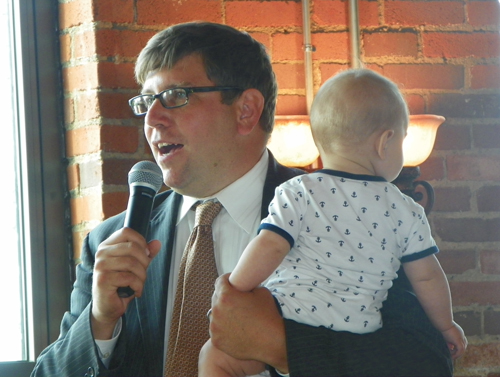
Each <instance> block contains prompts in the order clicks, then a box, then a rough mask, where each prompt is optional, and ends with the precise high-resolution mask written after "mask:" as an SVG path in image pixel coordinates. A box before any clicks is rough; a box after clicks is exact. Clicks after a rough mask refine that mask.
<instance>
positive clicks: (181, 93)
mask: <svg viewBox="0 0 500 377" xmlns="http://www.w3.org/2000/svg"><path fill="white" fill-rule="evenodd" d="M226 90H243V89H240V88H237V87H234V86H200V87H196V88H172V89H167V90H164V91H163V92H160V93H158V94H141V95H139V96H136V97H134V98H131V99H130V100H129V101H128V104H129V105H130V107H131V108H132V111H133V112H134V114H135V115H144V114H146V113H147V112H148V110H149V109H150V108H151V106H153V103H154V101H155V100H156V99H159V100H160V103H161V105H162V106H163V107H164V108H166V109H175V108H176V107H182V106H185V105H187V104H188V102H189V95H190V94H191V93H206V92H221V91H226Z"/></svg>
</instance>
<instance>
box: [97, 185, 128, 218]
mask: <svg viewBox="0 0 500 377" xmlns="http://www.w3.org/2000/svg"><path fill="white" fill-rule="evenodd" d="M128 197H129V193H128V190H127V191H124V192H108V193H105V194H103V195H102V211H103V214H104V218H105V219H107V218H109V217H111V216H114V215H117V214H119V213H121V212H123V211H125V210H126V209H127V203H128Z"/></svg>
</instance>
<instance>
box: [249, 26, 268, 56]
mask: <svg viewBox="0 0 500 377" xmlns="http://www.w3.org/2000/svg"><path fill="white" fill-rule="evenodd" d="M248 34H250V35H251V36H252V38H254V39H255V40H256V41H259V42H260V43H262V44H263V45H264V46H265V47H266V50H267V53H268V54H269V55H270V56H271V59H272V48H271V36H270V35H269V34H266V33H258V32H253V33H251V32H249V33H248Z"/></svg>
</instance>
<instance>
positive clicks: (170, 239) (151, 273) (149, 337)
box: [136, 191, 182, 376]
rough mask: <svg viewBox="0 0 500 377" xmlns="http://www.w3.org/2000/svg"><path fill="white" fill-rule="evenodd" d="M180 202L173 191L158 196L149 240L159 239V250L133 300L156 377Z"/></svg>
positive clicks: (159, 370) (160, 361)
mask: <svg viewBox="0 0 500 377" xmlns="http://www.w3.org/2000/svg"><path fill="white" fill-rule="evenodd" d="M181 199H182V196H181V195H179V194H177V193H174V192H172V191H169V192H166V193H163V194H160V195H158V196H157V200H156V201H155V209H154V210H153V213H152V220H151V223H150V233H149V237H148V239H150V240H153V239H156V240H160V241H161V244H162V248H161V251H160V253H159V254H158V255H157V256H156V257H155V259H154V260H153V261H152V262H151V264H150V265H149V267H148V277H147V280H146V284H145V289H144V293H143V296H142V297H141V298H139V299H137V300H136V301H137V311H138V317H139V323H140V326H141V331H142V336H143V339H144V344H146V345H147V348H148V349H147V350H146V354H147V355H148V356H149V358H150V363H149V365H150V367H151V368H154V370H151V371H150V373H151V374H152V375H155V376H156V375H162V374H163V357H164V355H163V353H164V351H163V350H164V340H165V321H166V307H167V294H168V289H167V287H168V281H169V275H170V264H171V260H172V248H173V244H174V238H175V225H176V221H177V214H178V211H179V205H180V202H181ZM158 202H160V203H159V204H158Z"/></svg>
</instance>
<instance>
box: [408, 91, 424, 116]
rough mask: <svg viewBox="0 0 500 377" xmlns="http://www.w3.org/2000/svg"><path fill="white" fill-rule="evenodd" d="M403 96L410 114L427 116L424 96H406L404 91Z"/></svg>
mask: <svg viewBox="0 0 500 377" xmlns="http://www.w3.org/2000/svg"><path fill="white" fill-rule="evenodd" d="M403 94H404V97H405V100H406V104H407V105H408V109H409V110H410V114H425V99H424V97H423V96H422V95H420V94H405V93H404V91H403Z"/></svg>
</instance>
